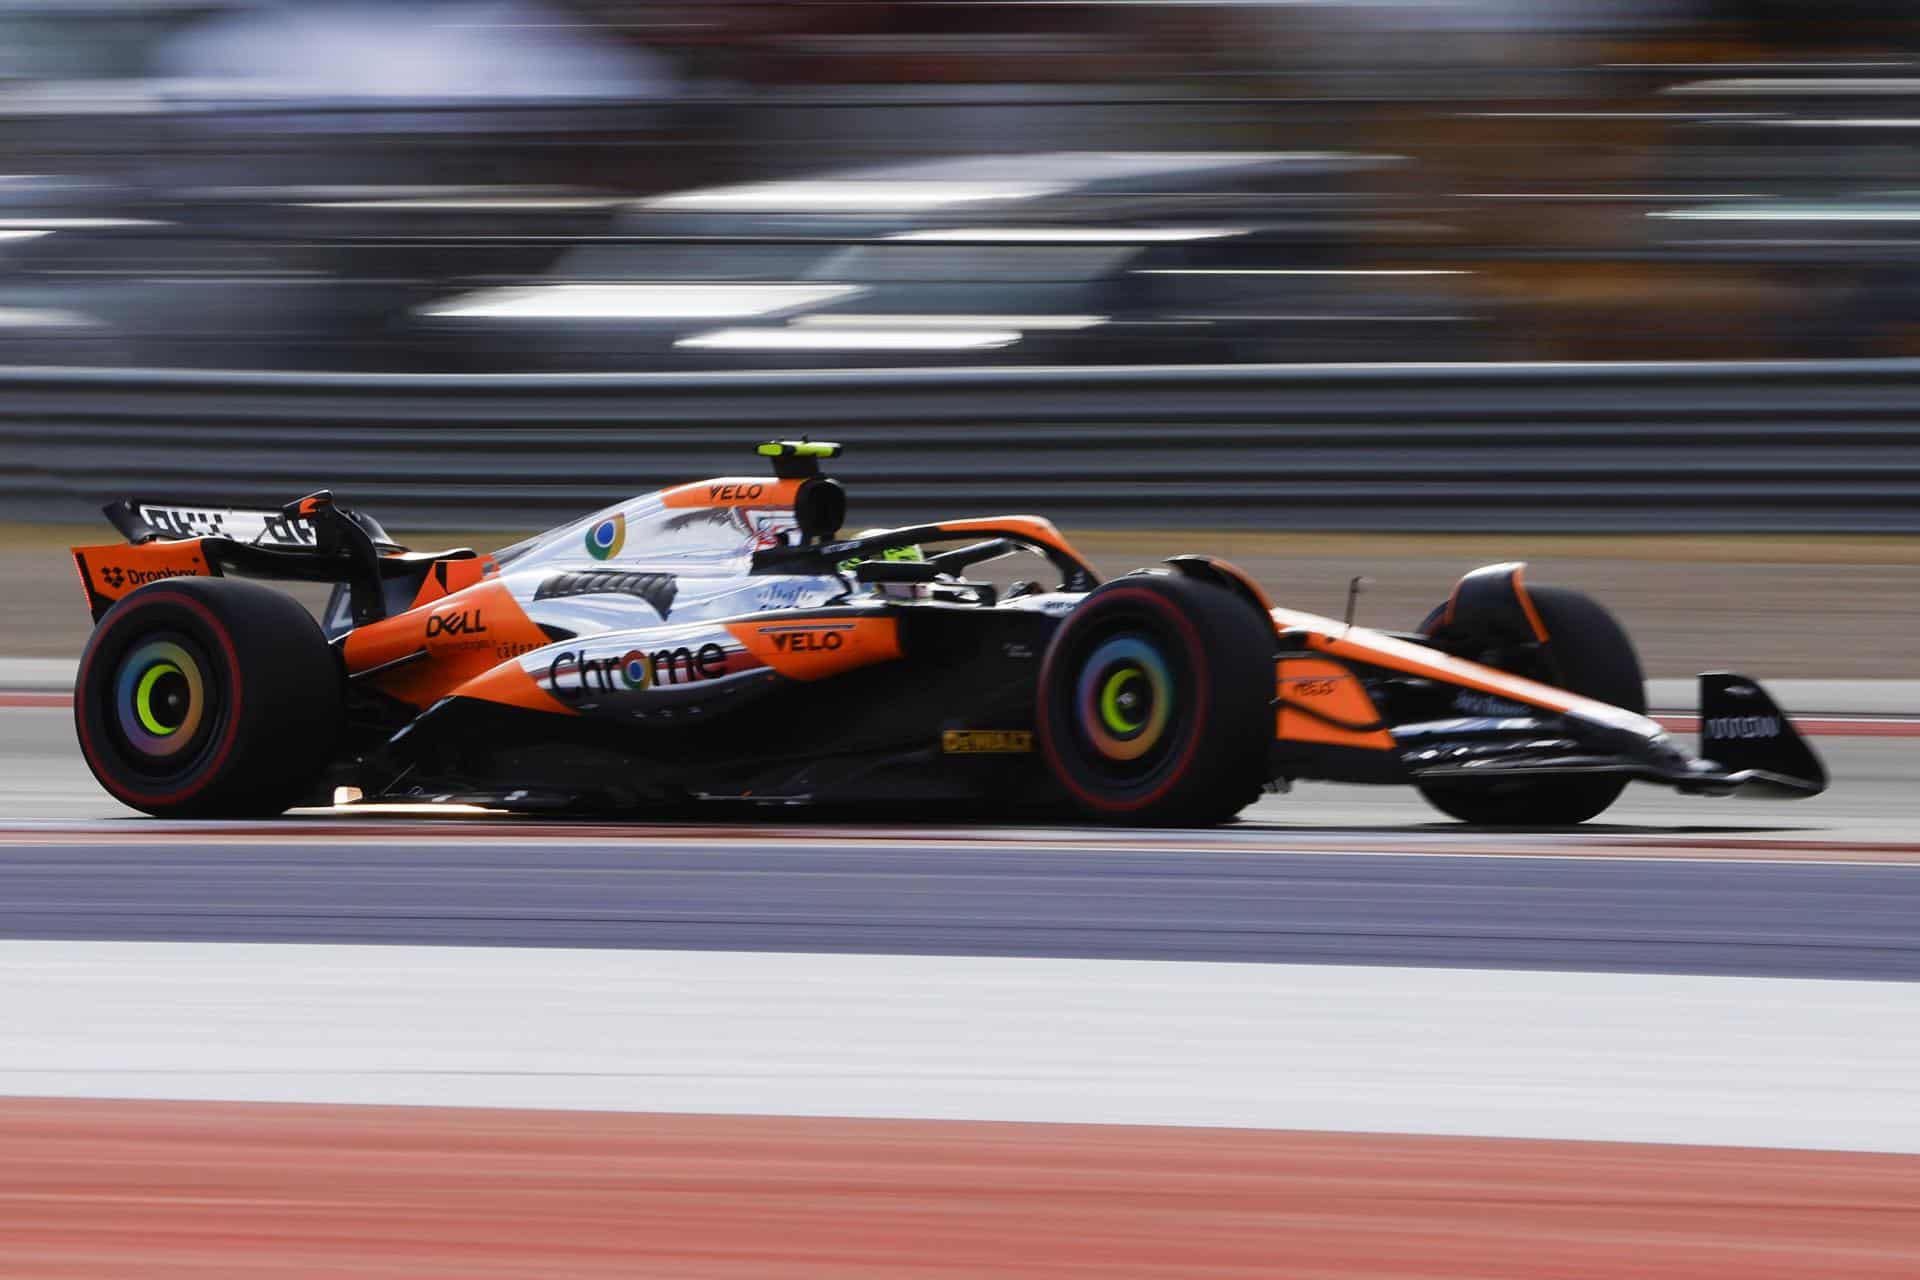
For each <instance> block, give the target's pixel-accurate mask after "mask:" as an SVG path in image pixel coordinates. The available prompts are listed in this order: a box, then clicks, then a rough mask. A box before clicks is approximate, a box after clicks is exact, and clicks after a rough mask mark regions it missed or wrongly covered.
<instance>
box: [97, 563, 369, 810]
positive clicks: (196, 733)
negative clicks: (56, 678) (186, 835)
mask: <svg viewBox="0 0 1920 1280" xmlns="http://www.w3.org/2000/svg"><path fill="white" fill-rule="evenodd" d="M343 685H344V681H343V677H342V674H341V671H340V665H339V662H338V660H337V659H336V658H335V656H334V654H333V652H332V650H331V649H330V648H329V647H328V645H327V642H326V639H325V637H324V636H323V635H322V634H321V632H320V627H319V624H318V623H316V622H315V621H314V620H313V616H312V615H311V614H309V613H308V612H307V611H306V609H305V608H304V607H302V606H301V605H300V603H299V602H298V601H296V600H293V599H291V598H289V597H287V596H284V595H281V594H280V593H279V592H277V591H273V590H270V589H268V588H266V587H262V586H259V585H257V584H255V583H251V582H238V581H233V580H231V579H223V578H179V579H173V580H169V581H167V582H164V583H156V584H155V585H153V586H150V587H143V588H141V589H140V590H138V591H135V592H133V593H132V594H131V595H129V596H127V597H126V599H124V600H122V601H121V602H120V603H119V604H116V605H115V606H114V607H113V608H112V609H110V610H109V611H108V612H107V614H106V616H105V617H103V618H102V619H101V620H100V625H99V626H98V627H96V628H95V629H94V632H93V636H92V638H91V639H89V640H88V642H87V647H86V651H85V652H84V654H83V655H82V656H81V659H80V673H79V678H78V680H77V682H76V684H75V688H74V703H73V714H74V726H75V729H76V730H77V732H78V734H79V738H80V750H81V753H82V755H84V756H85V757H86V761H87V767H88V768H90V769H92V770H93V776H94V777H95V778H98V779H99V780H100V785H101V786H103V787H105V788H106V789H107V791H108V792H109V793H110V794H111V795H112V796H113V797H114V798H115V799H116V800H119V801H120V802H121V803H123V804H126V805H130V806H132V807H133V808H135V809H140V810H144V811H145V812H147V813H150V814H153V815H155V816H156V817H255V816H261V815H265V814H274V813H279V812H281V811H282V810H284V809H286V808H287V807H289V806H290V805H293V804H296V803H298V802H299V801H301V800H302V799H305V798H306V796H307V793H308V792H309V791H310V790H311V789H312V787H313V785H314V783H315V782H316V781H317V780H318V779H319V776H320V773H321V771H322V770H323V769H324V768H325V766H326V764H327V762H328V760H329V759H330V758H331V756H332V753H333V751H334V748H335V746H336V745H337V744H338V742H339V739H340V733H341V728H342V724H343V721H344V707H345V693H344V687H343Z"/></svg>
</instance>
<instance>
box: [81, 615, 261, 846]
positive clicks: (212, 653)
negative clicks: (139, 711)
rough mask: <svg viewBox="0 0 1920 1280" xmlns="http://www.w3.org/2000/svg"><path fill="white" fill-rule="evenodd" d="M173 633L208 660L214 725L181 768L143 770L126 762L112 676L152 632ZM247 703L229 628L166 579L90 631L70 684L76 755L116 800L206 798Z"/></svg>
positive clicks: (141, 804)
mask: <svg viewBox="0 0 1920 1280" xmlns="http://www.w3.org/2000/svg"><path fill="white" fill-rule="evenodd" d="M165 631H173V632H178V633H180V634H181V635H183V636H184V637H186V638H187V639H189V640H191V641H192V642H194V645H195V648H196V649H197V650H198V654H199V656H202V657H204V658H206V660H207V663H208V667H209V670H208V671H207V673H206V674H207V677H208V679H209V681H210V682H212V683H213V684H214V685H215V686H216V688H217V690H218V695H217V702H216V708H215V714H216V716H217V717H218V719H217V721H216V723H215V724H214V725H213V726H212V727H211V729H210V731H209V738H208V741H207V742H206V744H204V745H203V746H201V747H200V748H199V749H198V750H197V751H196V752H195V753H194V757H195V758H194V760H193V761H192V762H191V763H190V764H189V766H188V767H187V768H186V769H185V770H184V771H182V772H181V773H179V774H177V775H174V776H171V777H168V776H166V775H163V774H157V773H149V772H144V771H142V770H141V769H139V768H138V767H137V766H136V765H135V764H134V763H133V762H132V759H131V752H130V749H129V748H128V747H127V746H126V745H125V743H124V740H123V737H122V735H121V733H120V731H119V730H118V729H117V728H116V727H115V726H114V725H113V724H112V723H111V722H110V721H111V718H112V717H113V716H114V714H115V709H114V698H115V693H114V689H113V681H114V674H115V671H116V670H117V669H118V667H119V665H120V663H121V661H122V660H123V659H124V658H126V656H127V655H128V654H129V653H130V652H131V651H132V650H133V649H134V648H135V647H136V646H137V645H139V644H141V643H142V642H143V641H145V640H147V639H148V638H149V637H151V636H153V635H155V634H156V633H160V632H165ZM249 707H250V703H249V699H248V690H247V682H246V679H245V677H244V675H243V674H242V671H241V665H240V656H239V653H238V652H237V651H236V649H235V647H234V643H233V637H232V636H231V634H229V632H228V630H227V628H226V625H225V624H224V623H223V622H222V621H221V620H220V619H219V617H217V616H216V615H215V613H214V611H213V610H212V609H211V608H209V607H208V606H207V604H206V603H205V602H203V601H201V600H197V599H194V598H192V597H190V596H188V595H187V594H186V593H184V592H182V591H179V590H177V589H174V588H171V587H169V586H167V585H165V584H155V585H153V586H149V587H142V588H140V589H139V590H137V591H135V592H133V593H131V594H130V595H128V596H127V597H126V598H125V599H123V600H121V601H120V602H119V603H118V604H116V605H115V606H114V607H113V608H112V609H111V610H110V611H109V612H108V613H107V616H106V617H104V618H102V619H101V621H100V625H99V626H98V627H97V628H95V630H94V633H93V638H92V639H91V640H90V641H89V643H88V644H87V648H86V652H85V654H84V655H83V656H82V657H81V661H80V670H79V674H78V677H77V678H76V680H75V683H74V700H73V712H74V727H75V729H76V731H77V732H78V734H79V736H80V750H81V754H82V755H83V756H84V757H85V758H86V761H87V767H88V768H90V769H91V770H92V771H93V776H94V777H95V778H97V779H98V780H99V782H100V785H101V786H103V787H105V788H106V789H107V791H108V792H109V793H111V794H112V795H113V797H114V798H115V799H116V800H119V801H120V802H121V803H123V804H126V805H130V806H132V807H133V808H136V809H144V810H147V811H148V812H152V811H153V810H154V809H155V808H156V807H159V808H176V807H180V806H190V805H193V804H194V803H195V802H197V801H202V800H205V799H207V798H208V797H209V793H210V792H215V791H217V789H218V788H219V785H220V783H221V780H222V779H223V777H225V776H226V772H227V769H228V766H229V764H230V762H231V761H232V759H233V752H234V748H235V746H236V744H237V743H238V742H239V740H240V736H241V728H242V725H243V724H244V723H245V717H246V716H247V713H248V710H249Z"/></svg>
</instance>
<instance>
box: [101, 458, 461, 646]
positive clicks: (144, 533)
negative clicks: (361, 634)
mask: <svg viewBox="0 0 1920 1280" xmlns="http://www.w3.org/2000/svg"><path fill="white" fill-rule="evenodd" d="M102 510H103V511H104V512H105V513H106V517H107V519H108V520H109V521H111V522H112V524H113V526H114V528H116V529H118V530H119V531H120V533H121V535H122V536H124V537H125V538H126V540H127V542H126V545H118V544H109V545H106V546H94V547H75V548H74V549H73V558H74V563H75V564H76V565H77V566H78V567H79V570H80V582H81V585H82V586H83V587H84V588H85V589H86V592H87V604H88V607H89V608H90V609H91V611H92V613H93V617H94V620H95V621H98V620H99V619H100V617H101V615H102V614H104V613H106V611H107V610H108V609H110V608H112V607H113V605H114V603H115V602H116V601H117V600H119V599H120V598H121V597H122V596H124V595H126V594H127V593H128V592H129V591H132V590H134V589H135V588H137V587H141V586H144V585H146V584H147V583H149V582H154V581H157V580H159V579H161V578H177V577H223V576H226V575H229V574H231V575H234V576H237V577H244V578H268V579H277V580H281V581H289V582H332V583H338V584H341V585H342V586H344V587H345V588H346V594H347V595H348V598H349V601H350V607H351V613H352V621H353V625H355V626H362V625H365V624H366V623H368V622H375V621H378V620H379V619H381V618H384V617H386V616H388V615H389V614H390V613H395V612H399V611H400V610H403V609H405V608H407V607H408V606H409V604H410V603H411V601H412V599H413V596H414V594H415V593H416V591H417V590H418V589H419V587H420V585H421V581H422V579H423V578H424V577H425V576H426V574H427V573H428V572H429V570H430V569H431V568H432V566H434V565H435V564H444V563H445V562H448V561H457V560H471V559H473V558H474V552H473V551H472V550H471V549H469V548H465V547H460V548H455V549H453V550H448V551H433V552H415V551H409V550H408V549H407V548H405V547H402V546H401V545H400V544H398V543H396V542H395V541H394V540H393V539H392V538H391V537H390V536H388V534H387V531H386V530H385V529H383V528H381V527H380V523H379V522H378V521H377V520H374V519H373V518H372V517H371V516H367V515H363V514H361V513H360V512H357V511H352V510H349V509H348V508H346V507H342V506H339V505H337V504H336V503H335V502H334V500H333V494H332V493H330V492H328V491H327V490H324V489H323V490H321V491H319V492H317V493H311V494H308V495H307V496H306V497H304V498H301V499H299V500H298V501H296V502H290V503H288V504H287V505H286V506H284V507H282V508H281V509H280V510H278V511H272V510H258V509H250V508H241V507H213V506H195V505H189V504H181V503H167V502H149V501H143V500H140V499H135V498H129V499H125V500H121V501H116V502H110V503H108V504H107V505H106V506H105V507H104V508H102Z"/></svg>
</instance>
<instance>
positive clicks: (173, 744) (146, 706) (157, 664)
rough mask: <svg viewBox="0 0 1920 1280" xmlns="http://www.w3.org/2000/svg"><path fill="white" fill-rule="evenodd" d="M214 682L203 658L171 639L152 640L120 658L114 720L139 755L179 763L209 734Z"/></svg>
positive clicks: (114, 694) (156, 761)
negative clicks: (206, 731)
mask: <svg viewBox="0 0 1920 1280" xmlns="http://www.w3.org/2000/svg"><path fill="white" fill-rule="evenodd" d="M210 685H211V681H210V680H209V679H208V677H207V671H206V668H205V665H204V662H203V660H202V659H201V658H200V657H198V656H197V655H196V654H194V653H193V652H192V651H191V650H190V649H188V648H187V647H186V646H185V645H182V644H180V643H178V642H177V641H174V640H169V639H153V640H147V641H145V642H143V643H141V644H138V645H136V646H134V647H133V648H132V649H131V650H129V651H128V653H127V655H126V656H125V657H124V658H122V659H121V660H120V665H119V667H118V668H117V669H116V670H115V672H114V677H113V710H114V720H115V723H116V724H117V725H118V726H119V729H120V735H121V737H122V738H124V739H125V740H126V743H127V745H128V746H130V747H132V748H133V750H134V752H135V753H136V755H137V756H140V757H144V758H145V759H147V760H150V761H152V762H153V763H155V764H164V763H170V762H172V761H174V760H175V759H176V758H178V757H180V756H182V755H183V754H184V753H186V752H187V751H189V749H191V748H192V747H193V746H194V745H195V744H196V743H198V742H199V741H200V740H201V739H202V737H203V736H204V735H203V734H202V733H201V729H202V728H203V727H204V726H205V725H207V724H208V723H209V719H210V716H209V712H210V711H211V707H210V706H209V704H208V700H207V698H208V693H207V691H208V688H209V687H210Z"/></svg>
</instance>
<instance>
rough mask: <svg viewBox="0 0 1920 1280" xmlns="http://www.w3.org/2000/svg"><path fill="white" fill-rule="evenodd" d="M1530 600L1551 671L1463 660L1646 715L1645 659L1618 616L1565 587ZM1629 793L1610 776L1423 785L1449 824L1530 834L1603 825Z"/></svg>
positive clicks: (1433, 622)
mask: <svg viewBox="0 0 1920 1280" xmlns="http://www.w3.org/2000/svg"><path fill="white" fill-rule="evenodd" d="M1527 594H1528V595H1529V596H1530V597H1532V600H1533V606H1534V608H1535V610H1537V611H1538V613H1539V614H1540V622H1541V624H1542V625H1543V626H1544V627H1545V628H1546V632H1547V637H1548V644H1549V646H1550V647H1551V649H1552V652H1553V669H1552V670H1548V669H1546V667H1545V666H1544V665H1543V664H1540V663H1538V662H1536V661H1526V660H1520V659H1517V658H1515V657H1513V656H1512V655H1510V654H1507V653H1489V654H1472V653H1467V654H1462V655H1461V656H1462V657H1467V658H1473V659H1474V660H1475V661H1480V662H1485V663H1486V664H1487V665H1488V666H1494V667H1499V668H1500V669H1502V670H1504V671H1511V672H1513V673H1514V674H1515V675H1521V676H1526V677H1527V678H1529V679H1532V680H1538V681H1540V682H1541V683H1543V684H1551V685H1557V686H1559V687H1561V688H1564V689H1568V690H1571V691H1572V692H1574V693H1577V694H1580V695H1582V696H1584V697H1588V698H1595V699H1598V700H1599V701H1601V702H1608V703H1612V704H1613V705H1614V706H1616V707H1625V708H1626V709H1627V710H1628V711H1637V712H1645V711H1646V709H1647V686H1646V681H1645V678H1644V677H1643V676H1642V675H1641V674H1640V658H1639V656H1638V655H1637V654H1636V653H1635V652H1634V649H1633V641H1632V640H1630V639H1628V637H1627V633H1626V630H1625V629H1624V628H1623V627H1621V625H1620V623H1619V621H1618V620H1617V619H1615V618H1614V616H1613V615H1612V614H1611V613H1608V612H1607V610H1606V609H1605V608H1604V607H1602V606H1601V605H1600V604H1599V603H1598V602H1597V601H1595V600H1594V599H1592V598H1591V597H1589V596H1585V595H1582V594H1581V593H1580V592H1578V591H1568V590H1566V589H1565V588H1561V587H1531V588H1529V589H1528V592H1527ZM1442 609H1444V606H1442ZM1442 609H1435V610H1434V611H1433V612H1432V613H1431V614H1429V615H1428V616H1427V620H1426V621H1425V622H1424V623H1422V624H1421V627H1420V630H1421V632H1422V633H1423V634H1425V635H1429V636H1431V635H1433V634H1434V631H1435V628H1436V627H1437V625H1438V623H1439V619H1440V615H1441V612H1442ZM1626 786H1627V782H1626V779H1624V778H1619V777H1613V776H1609V775H1599V776H1593V777H1566V778H1532V779H1518V778H1514V779H1506V780H1499V779H1488V780H1485V781H1481V780H1479V779H1475V780H1473V781H1470V782H1431V783H1420V784H1419V788H1420V794H1421V795H1423V796H1425V797H1426V799H1427V802H1428V803H1429V804H1431V805H1432V806H1433V807H1434V808H1436V809H1438V810H1440V812H1442V813H1444V814H1446V815H1447V816H1448V817H1451V818H1458V819H1459V820H1460V821H1462V822H1478V823H1487V824H1497V825H1501V826H1529V827H1559V826H1572V825H1573V824H1575V823H1579V822H1585V821H1586V820H1587V819H1589V818H1593V817H1597V816H1598V815H1599V814H1601V813H1602V812H1604V811H1605V810H1606V808H1607V806H1609V805H1611V804H1612V803H1613V802H1614V801H1615V800H1618V799H1619V798H1620V793H1621V792H1622V791H1624V790H1626Z"/></svg>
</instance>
